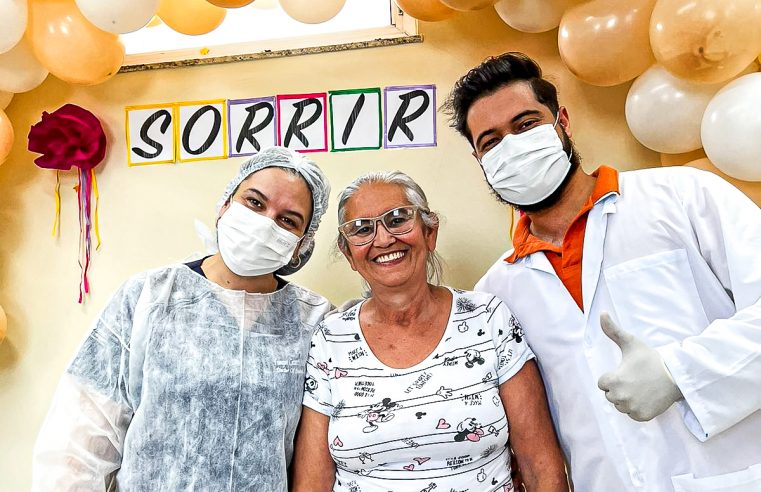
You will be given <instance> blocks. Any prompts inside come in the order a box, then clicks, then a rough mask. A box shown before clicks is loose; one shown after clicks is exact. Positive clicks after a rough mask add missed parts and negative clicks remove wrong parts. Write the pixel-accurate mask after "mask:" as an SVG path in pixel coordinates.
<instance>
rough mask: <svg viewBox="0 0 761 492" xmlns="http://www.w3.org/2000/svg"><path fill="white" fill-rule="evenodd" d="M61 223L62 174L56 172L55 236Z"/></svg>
mask: <svg viewBox="0 0 761 492" xmlns="http://www.w3.org/2000/svg"><path fill="white" fill-rule="evenodd" d="M60 223H61V175H60V173H59V171H56V172H55V219H54V220H53V234H52V235H53V237H56V234H58V225H59V224H60Z"/></svg>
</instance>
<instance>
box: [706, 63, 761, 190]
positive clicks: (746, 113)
mask: <svg viewBox="0 0 761 492" xmlns="http://www.w3.org/2000/svg"><path fill="white" fill-rule="evenodd" d="M759 107H761V73H751V74H748V75H743V76H742V77H740V78H738V79H735V80H733V81H732V82H730V83H729V84H727V85H726V86H725V87H724V88H723V89H721V90H720V91H719V92H718V93H717V94H716V95H715V96H714V97H713V99H711V102H710V103H708V107H707V108H706V110H705V114H703V124H702V127H701V131H700V134H701V136H702V137H703V149H705V151H706V155H707V156H708V158H709V159H711V162H713V163H714V165H715V166H716V167H718V168H719V169H721V170H722V171H723V172H724V173H725V174H728V175H730V176H732V177H733V178H737V179H741V180H743V181H761V111H759Z"/></svg>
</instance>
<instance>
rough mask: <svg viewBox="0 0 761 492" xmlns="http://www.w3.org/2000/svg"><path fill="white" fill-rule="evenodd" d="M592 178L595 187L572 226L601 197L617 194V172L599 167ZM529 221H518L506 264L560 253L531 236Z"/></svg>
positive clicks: (558, 248) (525, 217) (527, 218)
mask: <svg viewBox="0 0 761 492" xmlns="http://www.w3.org/2000/svg"><path fill="white" fill-rule="evenodd" d="M592 176H594V177H595V178H597V179H596V180H595V187H594V189H593V190H592V194H591V195H590V196H589V199H587V201H586V202H585V203H584V206H583V207H581V210H580V211H579V213H578V214H577V215H576V217H575V218H574V219H573V221H572V222H571V223H572V224H573V223H574V222H576V221H577V220H579V218H581V217H583V216H585V215H586V214H587V213H589V211H590V210H592V207H594V205H595V203H597V202H598V201H599V200H600V199H601V198H602V197H604V196H605V195H607V194H609V193H619V190H618V171H616V170H615V169H613V168H612V167H608V166H600V167H599V168H597V170H596V171H595V172H593V173H592ZM530 225H531V219H529V217H528V215H525V214H524V215H523V216H522V217H521V218H520V219H518V224H517V225H516V227H515V234H514V235H513V248H515V250H514V251H513V254H511V255H510V256H508V257H507V258H505V261H506V262H508V263H514V262H516V261H517V260H519V259H521V258H523V257H525V256H528V255H530V254H532V253H536V252H537V251H551V252H554V253H560V252H561V251H562V248H561V247H558V246H555V245H554V244H552V243H548V242H546V241H542V240H541V239H539V238H538V237H536V236H534V235H533V234H531V227H530Z"/></svg>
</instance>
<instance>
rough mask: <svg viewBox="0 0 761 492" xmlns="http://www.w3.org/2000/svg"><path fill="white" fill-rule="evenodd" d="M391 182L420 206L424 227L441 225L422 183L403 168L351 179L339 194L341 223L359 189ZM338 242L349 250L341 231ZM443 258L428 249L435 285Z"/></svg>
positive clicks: (338, 245)
mask: <svg viewBox="0 0 761 492" xmlns="http://www.w3.org/2000/svg"><path fill="white" fill-rule="evenodd" d="M376 183H380V184H391V185H396V186H399V187H400V188H402V189H403V190H404V194H405V196H406V197H407V200H409V202H410V205H413V206H415V207H417V208H418V213H419V214H420V218H421V219H422V220H423V227H424V228H425V229H426V230H428V231H430V230H432V229H437V228H438V227H439V216H438V214H436V213H434V212H431V210H430V208H429V206H428V198H427V197H426V196H425V192H424V191H423V189H422V188H421V187H420V185H419V184H417V183H416V182H415V180H413V179H412V178H410V177H409V176H407V175H406V174H404V173H403V172H401V171H374V172H370V173H367V174H363V175H362V176H360V177H358V178H357V179H355V180H354V181H352V182H351V183H350V184H349V185H348V186H347V187H346V188H344V189H343V191H342V192H341V194H340V195H338V223H339V224H343V223H344V222H346V202H348V201H349V199H350V198H351V197H352V196H354V194H355V193H356V192H357V191H359V189H360V188H361V187H362V186H364V185H366V184H376ZM336 245H337V247H338V249H339V250H340V251H348V247H349V243H348V242H347V241H346V238H345V237H343V235H342V234H341V233H339V234H338V238H337V239H336ZM442 264H443V260H442V259H441V256H440V255H439V254H438V253H436V251H429V252H428V257H427V258H426V265H425V266H426V271H427V273H428V281H429V282H430V283H432V284H434V285H441V279H442V277H443V275H444V268H443V266H442Z"/></svg>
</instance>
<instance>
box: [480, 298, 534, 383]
mask: <svg viewBox="0 0 761 492" xmlns="http://www.w3.org/2000/svg"><path fill="white" fill-rule="evenodd" d="M491 305H492V306H493V307H491V308H490V309H492V313H491V316H490V318H489V320H488V321H487V322H488V323H489V325H490V326H489V328H490V330H491V334H492V340H493V341H494V345H495V353H496V356H497V358H496V359H497V360H496V364H497V381H498V383H499V384H502V383H504V382H505V381H507V380H508V379H510V378H511V377H513V376H514V375H515V374H516V373H517V372H518V371H520V370H521V368H522V367H523V364H525V363H526V361H528V360H530V359H533V358H534V353H533V352H532V351H531V348H529V346H528V343H526V338H525V337H524V336H523V327H522V326H521V324H520V322H519V321H518V318H516V317H515V315H514V314H513V313H512V312H510V310H509V309H508V307H507V306H505V304H504V303H503V302H502V301H500V300H499V299H498V298H496V297H495V298H494V299H493V300H492V302H491Z"/></svg>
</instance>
